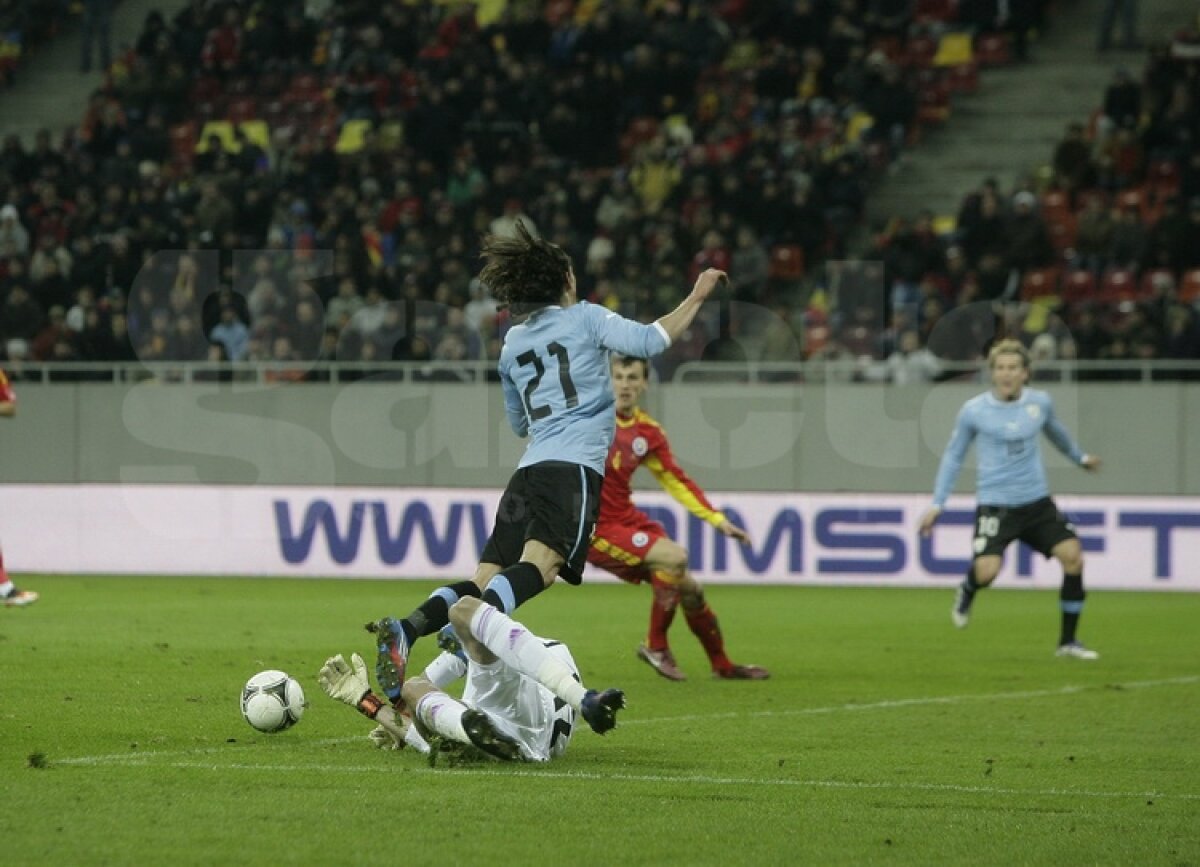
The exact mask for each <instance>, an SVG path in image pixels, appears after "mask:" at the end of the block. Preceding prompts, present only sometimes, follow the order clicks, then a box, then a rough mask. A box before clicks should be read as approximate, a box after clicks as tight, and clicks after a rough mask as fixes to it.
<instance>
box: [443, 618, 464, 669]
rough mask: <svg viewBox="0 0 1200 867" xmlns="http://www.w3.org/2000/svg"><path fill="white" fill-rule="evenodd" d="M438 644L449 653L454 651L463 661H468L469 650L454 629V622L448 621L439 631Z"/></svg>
mask: <svg viewBox="0 0 1200 867" xmlns="http://www.w3.org/2000/svg"><path fill="white" fill-rule="evenodd" d="M437 646H438V647H440V648H441V649H442V650H444V651H446V652H447V653H453V654H454V655H455V656H457V657H458V658H459V659H461V660H462V661H463V662H467V661H468V660H467V652H466V650H465V649H464V648H463V644H462V642H461V641H460V640H459V638H458V633H457V632H455V631H454V624H453V623H447V624H446V625H445V626H443V627H442V628H441V629H440V630H439V631H438V637H437Z"/></svg>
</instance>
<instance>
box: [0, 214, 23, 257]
mask: <svg viewBox="0 0 1200 867" xmlns="http://www.w3.org/2000/svg"><path fill="white" fill-rule="evenodd" d="M28 252H29V233H28V232H27V231H25V227H24V226H22V225H21V217H20V215H19V214H18V213H17V209H16V207H15V206H14V205H5V206H4V207H0V259H7V258H10V257H21V256H24V255H25V254H26V253H28Z"/></svg>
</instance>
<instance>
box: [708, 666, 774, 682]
mask: <svg viewBox="0 0 1200 867" xmlns="http://www.w3.org/2000/svg"><path fill="white" fill-rule="evenodd" d="M770 676H771V672H769V671H767V670H766V669H765V668H763V667H762V666H761V665H731V666H730V667H729V668H718V669H715V670H714V671H713V677H715V678H716V679H717V680H766V679H767V678H768V677H770Z"/></svg>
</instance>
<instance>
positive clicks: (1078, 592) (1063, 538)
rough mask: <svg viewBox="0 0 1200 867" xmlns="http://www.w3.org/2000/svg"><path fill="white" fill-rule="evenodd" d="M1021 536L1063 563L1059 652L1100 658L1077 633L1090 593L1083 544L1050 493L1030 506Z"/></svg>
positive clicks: (1030, 544) (1060, 592) (1036, 548)
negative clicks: (1085, 584) (1085, 587)
mask: <svg viewBox="0 0 1200 867" xmlns="http://www.w3.org/2000/svg"><path fill="white" fill-rule="evenodd" d="M1021 539H1022V540H1023V541H1024V542H1026V543H1027V544H1028V545H1029V546H1030V547H1031V548H1033V549H1034V550H1035V551H1037V552H1039V553H1040V554H1042V555H1043V556H1045V557H1053V558H1054V559H1056V560H1057V561H1058V562H1059V563H1060V564H1062V570H1063V580H1062V588H1061V589H1060V591H1059V594H1058V600H1059V601H1058V604H1059V609H1060V611H1061V612H1062V628H1061V631H1060V632H1059V636H1058V650H1057V653H1058V655H1059V656H1069V657H1074V658H1075V659H1098V658H1099V657H1100V654H1098V653H1096V651H1094V650H1089V649H1088V648H1086V647H1084V646H1083V645H1082V644H1081V643H1080V642H1079V640H1078V639H1077V638H1076V637H1075V631H1076V629H1077V628H1078V627H1079V617H1080V615H1081V614H1082V613H1083V601H1084V598H1085V597H1086V594H1085V593H1084V592H1083V546H1082V545H1081V544H1080V542H1079V537H1078V536H1077V535H1076V533H1075V525H1074V524H1072V523H1071V522H1070V520H1068V518H1067V516H1066V515H1064V514H1063V513H1062V512H1060V511H1059V509H1058V506H1056V505H1055V504H1054V501H1053V500H1052V499H1051V498H1049V497H1046V498H1045V499H1044V500H1040V501H1038V502H1037V503H1035V504H1034V505H1033V506H1032V507H1031V508H1030V514H1029V518H1028V522H1027V527H1026V528H1025V531H1024V532H1023V533H1022V534H1021Z"/></svg>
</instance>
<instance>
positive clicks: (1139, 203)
mask: <svg viewBox="0 0 1200 867" xmlns="http://www.w3.org/2000/svg"><path fill="white" fill-rule="evenodd" d="M1117 205H1118V206H1119V207H1120V208H1121V209H1122V210H1125V211H1137V212H1138V214H1139V215H1143V214H1145V212H1146V205H1147V201H1146V191H1145V189H1143V188H1142V187H1131V188H1130V189H1128V190H1121V192H1120V193H1118V194H1117Z"/></svg>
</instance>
